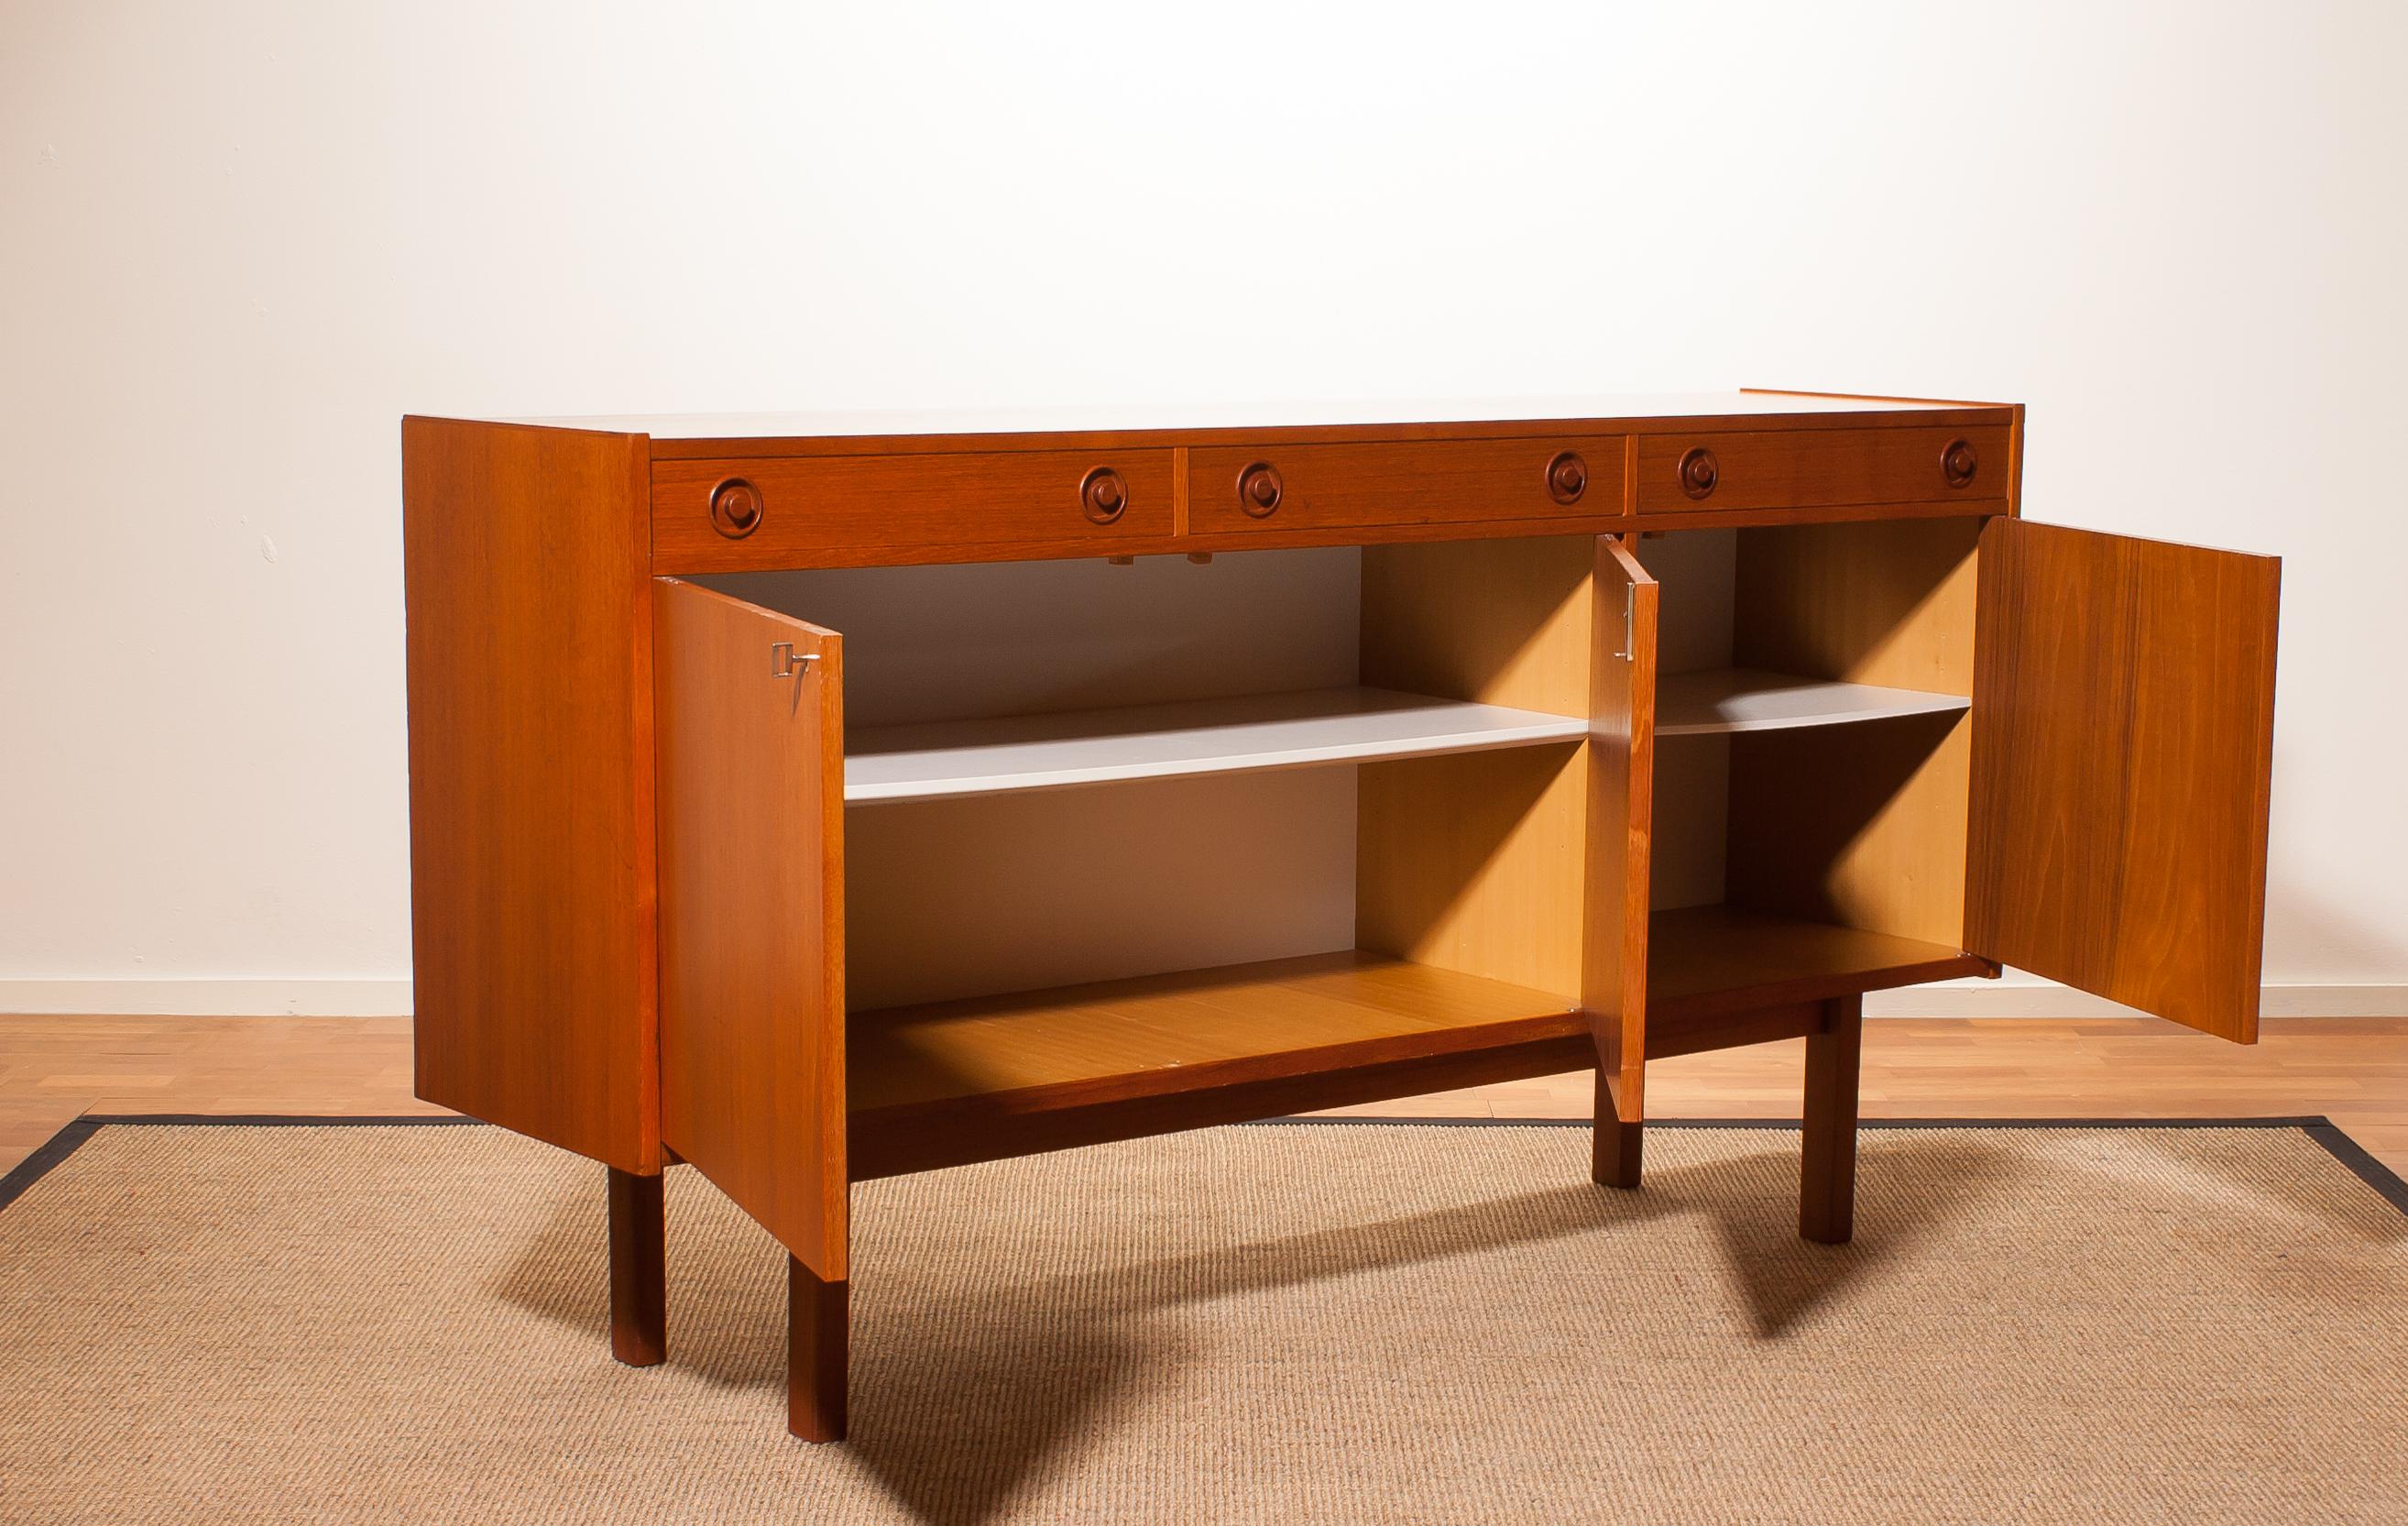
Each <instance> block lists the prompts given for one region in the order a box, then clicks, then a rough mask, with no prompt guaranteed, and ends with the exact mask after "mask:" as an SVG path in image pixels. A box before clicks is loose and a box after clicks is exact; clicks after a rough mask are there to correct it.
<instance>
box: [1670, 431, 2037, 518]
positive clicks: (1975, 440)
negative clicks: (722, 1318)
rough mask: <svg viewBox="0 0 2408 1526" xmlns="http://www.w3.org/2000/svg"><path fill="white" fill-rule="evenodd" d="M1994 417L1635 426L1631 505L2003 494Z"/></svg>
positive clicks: (1808, 505)
mask: <svg viewBox="0 0 2408 1526" xmlns="http://www.w3.org/2000/svg"><path fill="white" fill-rule="evenodd" d="M2008 453H2009V444H2008V439H2007V430H2006V428H2005V426H2004V425H1979V426H1974V427H1956V428H1949V427H1942V428H1925V427H1906V428H1895V429H1795V430H1765V431H1761V432H1754V433H1748V432H1742V433H1733V434H1717V433H1713V432H1706V431H1699V432H1695V433H1683V434H1663V435H1641V437H1640V439H1639V473H1638V475H1639V498H1638V505H1637V507H1638V511H1639V512H1641V513H1642V514H1671V513H1690V512H1712V511H1717V510H1726V509H1825V508H1833V507H1838V506H1840V505H1844V504H1859V503H1941V502H1945V501H1947V500H1948V499H1951V498H1965V499H1976V498H2003V497H2006V496H2007V476H2008V467H2009V461H2008Z"/></svg>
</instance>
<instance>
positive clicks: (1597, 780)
mask: <svg viewBox="0 0 2408 1526" xmlns="http://www.w3.org/2000/svg"><path fill="white" fill-rule="evenodd" d="M1596 594H1597V597H1596V602H1595V603H1594V605H1593V606H1592V612H1591V614H1590V616H1589V643H1590V652H1589V667H1588V671H1589V709H1588V717H1589V718H1588V872H1587V875H1586V890H1585V894H1584V900H1585V902H1586V905H1587V908H1588V916H1587V920H1586V926H1585V927H1584V929H1583V936H1582V940H1581V1006H1582V1008H1583V1010H1584V1011H1585V1012H1587V1014H1588V1017H1589V1024H1590V1027H1591V1028H1592V1029H1593V1030H1594V1031H1595V1033H1596V1036H1597V1058H1598V1078H1599V1079H1600V1080H1601V1081H1602V1082H1603V1084H1604V1085H1603V1088H1602V1089H1603V1092H1604V1094H1605V1095H1606V1096H1607V1097H1609V1098H1610V1099H1611V1100H1612V1101H1613V1111H1614V1115H1615V1117H1616V1118H1617V1119H1618V1120H1619V1121H1620V1122H1622V1123H1624V1124H1635V1123H1637V1122H1639V1121H1640V1120H1641V1117H1642V1116H1644V1115H1643V1114H1642V1112H1641V1108H1642V1106H1643V1103H1642V1100H1641V1088H1642V1085H1643V1082H1644V1078H1645V1075H1646V1064H1647V1037H1646V1035H1647V866H1648V842H1649V834H1650V832H1651V831H1652V829H1653V828H1652V823H1651V815H1652V813H1653V810H1654V800H1655V793H1656V580H1655V579H1653V578H1651V577H1649V576H1648V575H1647V570H1646V569H1644V568H1642V567H1641V566H1640V565H1639V560H1638V558H1637V557H1635V556H1633V555H1631V554H1630V549H1629V547H1628V546H1627V545H1625V544H1624V543H1623V541H1622V540H1619V539H1617V538H1615V537H1613V536H1610V535H1607V536H1599V537H1598V540H1597V588H1596Z"/></svg>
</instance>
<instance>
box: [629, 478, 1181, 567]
mask: <svg viewBox="0 0 2408 1526" xmlns="http://www.w3.org/2000/svg"><path fill="white" fill-rule="evenodd" d="M1170 488H1171V471H1170V453H1169V452H1168V451H1167V450H1151V451H994V452H986V453H976V454H962V455H937V454H930V455H824V456H787V457H777V458H767V459H764V458H759V457H752V458H746V459H740V460H703V461H655V462H654V463H652V555H653V559H654V562H655V565H656V568H657V569H660V570H665V571H708V570H711V569H732V568H745V567H775V566H778V565H780V564H781V562H784V561H788V560H799V561H802V562H806V563H808V562H812V561H819V562H825V561H829V560H832V559H833V560H853V559H855V555H857V556H858V559H860V560H863V561H870V562H875V561H879V560H882V559H884V557H883V556H882V554H884V553H891V554H895V555H896V557H897V559H906V560H908V559H913V557H912V553H914V552H918V553H921V554H923V556H925V554H926V553H928V552H930V551H934V550H939V549H941V548H945V547H951V546H961V547H965V548H974V549H975V548H985V549H993V548H995V547H998V546H1010V545H1014V544H1021V545H1029V546H1047V547H1054V548H1058V549H1059V550H1060V551H1061V552H1062V554H1066V555H1076V554H1082V553H1084V552H1086V551H1088V550H1089V549H1094V550H1097V551H1102V552H1105V553H1114V552H1118V551H1121V550H1123V549H1135V547H1134V545H1133V544H1132V543H1133V542H1139V543H1141V542H1143V541H1145V540H1154V539H1167V538H1168V536H1169V534H1170V524H1171V520H1170Z"/></svg>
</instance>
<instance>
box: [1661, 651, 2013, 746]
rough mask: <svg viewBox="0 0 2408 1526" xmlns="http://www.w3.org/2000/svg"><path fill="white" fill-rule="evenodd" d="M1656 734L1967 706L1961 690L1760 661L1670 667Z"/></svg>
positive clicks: (1773, 727) (1767, 727) (1826, 722)
mask: <svg viewBox="0 0 2408 1526" xmlns="http://www.w3.org/2000/svg"><path fill="white" fill-rule="evenodd" d="M1972 703H1973V702H1972V700H1971V699H1969V698H1966V697H1965V696H1963V695H1959V694H1929V693H1926V692H1925V691H1923V690H1921V689H1890V688H1883V687H1880V686H1879V685H1876V684H1840V683H1834V682H1831V681H1829V680H1827V679H1819V678H1798V677H1795V676H1793V675H1791V674H1787V673H1768V672H1764V671H1762V670H1760V669H1754V668H1714V669H1706V670H1704V671H1700V672H1689V673H1665V674H1663V675H1661V676H1660V677H1659V678H1657V679H1656V735H1657V736H1658V737H1697V736H1711V735H1716V734H1719V733H1724V732H1730V731H1778V730H1783V729H1785V728H1787V727H1800V726H1841V725H1845V724H1847V723H1849V722H1852V721H1875V720H1881V719H1884V718H1885V717H1887V716H1892V715H1929V714H1936V713H1945V712H1948V711H1957V710H1966V709H1969V708H1971V705H1972Z"/></svg>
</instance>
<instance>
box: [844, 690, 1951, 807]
mask: <svg viewBox="0 0 2408 1526" xmlns="http://www.w3.org/2000/svg"><path fill="white" fill-rule="evenodd" d="M1960 702H1961V701H1960ZM1587 734H1588V723H1587V722H1586V721H1585V720H1584V719H1583V718H1581V717H1578V716H1572V715H1548V714H1543V713H1540V712H1537V711H1529V710H1509V709H1507V708H1506V707H1504V706H1502V705H1481V704H1472V703H1469V702H1466V701H1463V700H1455V699H1432V698H1427V697H1426V696H1423V695H1414V694H1398V693H1396V692H1394V691H1391V690H1387V689H1367V688H1342V689H1308V690H1303V691H1299V692H1295V693H1287V694H1249V695H1240V696H1238V697H1235V698H1226V699H1197V700H1185V701H1180V702H1176V703H1169V704H1152V705H1128V706H1123V707H1120V708H1117V709H1112V710H1085V711H1072V712H1067V713H1061V714H1055V715H1007V716H1002V717H999V718H996V719H992V720H971V721H931V722H924V723H920V724H916V725H910V726H883V727H864V728H862V729H860V730H858V731H853V732H849V733H848V734H847V735H846V737H845V758H844V799H845V803H847V804H848V805H860V804H869V803H872V802H876V801H891V800H921V799H938V798H940V797H947V796H964V795H997V794H1002V793H1005V792H1007V791H1011V790H1023V789H1059V788H1063V787H1065V786H1068V785H1104V784H1116V783H1119V782H1122V781H1125V780H1131V779H1168V778H1177V777H1181V776H1185V775H1193V774H1202V773H1244V772H1259V771H1263V770H1271V769H1302V768H1312V767H1314V766H1316V765H1321V764H1332V763H1363V762H1370V761H1374V760H1377V759H1381V758H1398V757H1428V756H1435V755H1437V754H1441V753H1476V752H1487V751H1491V750H1494V749H1498V748H1504V747H1531V746H1538V745H1541V744H1543V743H1547V742H1565V741H1579V740H1580V739H1581V738H1583V737H1584V736H1586V735H1587Z"/></svg>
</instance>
